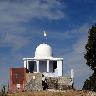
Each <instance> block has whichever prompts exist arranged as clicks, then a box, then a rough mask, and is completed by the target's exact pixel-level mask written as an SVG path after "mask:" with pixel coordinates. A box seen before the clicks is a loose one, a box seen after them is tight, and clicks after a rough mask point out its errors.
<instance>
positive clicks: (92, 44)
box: [83, 25, 96, 91]
mask: <svg viewBox="0 0 96 96" xmlns="http://www.w3.org/2000/svg"><path fill="white" fill-rule="evenodd" d="M85 49H86V54H85V56H84V58H85V59H86V64H87V65H88V66H89V67H90V68H91V69H92V70H93V74H92V76H90V77H89V79H87V80H86V81H85V82H84V86H83V89H88V90H93V91H96V25H93V26H92V27H91V29H89V32H88V42H87V44H86V46H85Z"/></svg>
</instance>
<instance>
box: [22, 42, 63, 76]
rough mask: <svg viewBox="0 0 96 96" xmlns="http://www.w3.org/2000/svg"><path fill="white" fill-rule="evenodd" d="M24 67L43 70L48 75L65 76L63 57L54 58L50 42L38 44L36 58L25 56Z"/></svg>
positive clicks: (35, 70) (34, 70) (37, 70)
mask: <svg viewBox="0 0 96 96" xmlns="http://www.w3.org/2000/svg"><path fill="white" fill-rule="evenodd" d="M23 61H24V68H26V69H27V70H29V72H37V73H39V72H42V73H46V74H47V76H48V74H49V76H63V58H54V57H53V53H52V48H51V47H50V46H49V45H48V44H44V43H43V44H40V45H39V46H37V48H36V51H35V56H34V58H23Z"/></svg>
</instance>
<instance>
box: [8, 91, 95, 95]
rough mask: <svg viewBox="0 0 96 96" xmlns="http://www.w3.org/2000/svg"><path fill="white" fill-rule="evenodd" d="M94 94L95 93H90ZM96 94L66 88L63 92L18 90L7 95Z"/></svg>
mask: <svg viewBox="0 0 96 96" xmlns="http://www.w3.org/2000/svg"><path fill="white" fill-rule="evenodd" d="M92 94H95V95H92ZM91 95H92V96H96V93H94V92H89V91H86V92H84V91H73V90H66V91H63V92H50V91H37V92H36V91H35V92H20V93H14V94H9V95H8V96H91Z"/></svg>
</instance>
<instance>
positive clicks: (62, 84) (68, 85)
mask: <svg viewBox="0 0 96 96" xmlns="http://www.w3.org/2000/svg"><path fill="white" fill-rule="evenodd" d="M72 88H73V81H72V78H71V77H68V76H64V77H59V78H58V89H59V90H65V89H72Z"/></svg>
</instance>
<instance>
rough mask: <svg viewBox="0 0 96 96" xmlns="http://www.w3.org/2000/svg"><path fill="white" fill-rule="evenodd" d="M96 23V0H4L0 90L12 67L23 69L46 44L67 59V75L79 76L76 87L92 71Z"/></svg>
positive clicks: (1, 1)
mask: <svg viewBox="0 0 96 96" xmlns="http://www.w3.org/2000/svg"><path fill="white" fill-rule="evenodd" d="M95 22H96V0H8V1H7V0H0V86H2V85H3V84H7V82H8V78H9V68H10V67H22V66H23V62H22V58H23V57H34V51H35V48H36V47H37V46H38V45H39V44H40V43H43V42H44V37H43V33H42V31H43V30H46V31H47V34H48V39H47V42H48V44H50V45H51V46H52V48H53V53H54V56H58V57H63V58H64V74H65V75H66V74H67V75H68V74H70V69H71V68H73V69H74V72H75V87H76V88H77V89H80V88H82V86H83V82H84V80H85V79H86V78H88V77H89V76H90V75H91V74H92V71H91V70H90V68H89V67H88V66H87V65H86V64H85V63H86V61H85V59H84V53H86V51H85V48H84V46H85V44H86V42H87V36H88V30H89V28H90V26H91V25H92V24H94V23H95Z"/></svg>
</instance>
